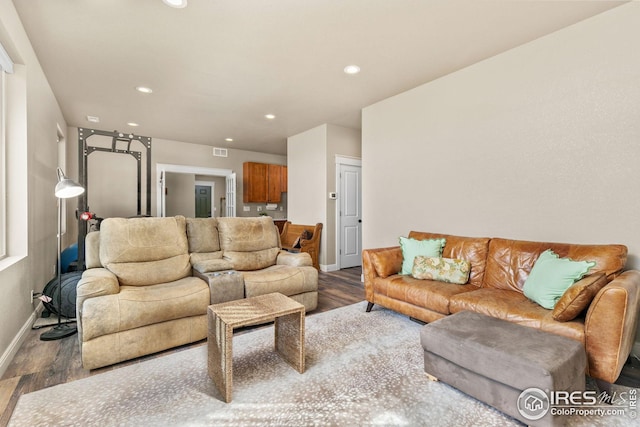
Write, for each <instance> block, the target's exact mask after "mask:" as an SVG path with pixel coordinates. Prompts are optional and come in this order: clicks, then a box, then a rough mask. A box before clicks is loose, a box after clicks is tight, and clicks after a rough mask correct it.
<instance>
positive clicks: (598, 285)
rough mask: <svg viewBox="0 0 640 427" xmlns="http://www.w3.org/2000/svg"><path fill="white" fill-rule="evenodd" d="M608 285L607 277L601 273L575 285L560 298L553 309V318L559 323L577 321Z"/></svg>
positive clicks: (585, 278)
mask: <svg viewBox="0 0 640 427" xmlns="http://www.w3.org/2000/svg"><path fill="white" fill-rule="evenodd" d="M606 284H607V276H606V275H605V274H604V273H602V272H600V273H595V274H591V275H589V276H587V277H584V278H583V279H581V280H579V281H577V282H576V283H574V284H573V285H572V286H571V287H569V289H567V290H566V292H565V293H564V294H562V296H561V297H560V299H559V300H558V302H557V303H556V306H555V307H554V308H553V318H554V319H555V320H557V321H559V322H566V321H568V320H573V319H575V318H576V317H577V316H578V315H579V314H580V313H582V312H583V311H584V310H585V309H586V308H587V307H588V306H589V304H591V301H592V300H593V298H594V297H595V296H596V294H597V293H598V292H599V291H600V289H602V288H604V286H605V285H606Z"/></svg>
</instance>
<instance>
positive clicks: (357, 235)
mask: <svg viewBox="0 0 640 427" xmlns="http://www.w3.org/2000/svg"><path fill="white" fill-rule="evenodd" d="M361 169H362V161H361V160H359V159H350V158H337V159H336V171H337V173H336V175H337V179H336V182H337V187H338V189H339V193H338V199H339V200H338V201H339V203H337V206H338V213H337V214H338V215H337V216H338V221H336V222H337V236H336V242H337V243H338V245H339V246H338V263H339V265H338V268H339V269H343V268H350V267H358V266H361V265H362V177H361V175H362V171H361Z"/></svg>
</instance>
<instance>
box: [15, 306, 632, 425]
mask: <svg viewBox="0 0 640 427" xmlns="http://www.w3.org/2000/svg"><path fill="white" fill-rule="evenodd" d="M420 328H421V325H419V324H417V323H415V322H412V321H411V320H409V319H408V318H407V317H405V316H402V315H399V314H397V313H394V312H392V311H390V310H386V309H383V308H380V307H378V306H375V307H374V309H373V311H372V312H370V313H366V312H365V303H358V304H354V305H351V306H347V307H343V308H339V309H336V310H331V311H329V312H326V313H320V314H311V315H308V316H307V318H306V353H307V357H306V365H307V370H306V372H305V373H304V374H300V373H298V372H297V371H295V370H294V369H292V368H291V367H290V366H289V365H288V364H287V363H286V362H284V361H283V360H282V359H281V358H280V357H279V356H278V354H277V353H275V351H274V350H273V342H274V338H273V327H272V326H270V327H266V328H262V329H258V330H255V331H251V332H248V333H244V334H240V335H236V336H234V342H233V349H234V355H233V363H234V378H233V379H234V383H233V400H232V402H231V403H228V404H227V403H224V402H223V401H222V400H221V395H220V394H219V393H218V391H217V390H216V389H215V387H214V386H213V384H212V382H211V381H210V379H209V377H208V375H207V347H206V346H204V345H203V346H200V347H196V348H191V349H188V350H184V351H180V352H176V353H173V354H171V355H168V356H164V357H160V358H156V359H152V360H148V361H145V362H141V363H138V364H134V365H128V366H126V367H122V368H119V369H115V370H112V371H108V372H105V373H101V374H98V375H94V376H92V377H89V378H85V379H82V380H78V381H74V382H70V383H67V384H62V385H58V386H54V387H51V388H48V389H44V390H40V391H37V392H33V393H29V394H25V395H23V396H21V397H20V399H19V401H18V404H17V405H16V408H15V410H14V412H13V415H12V417H11V420H10V422H9V425H10V426H101V427H102V426H366V425H371V426H426V425H428V426H511V425H520V424H519V423H518V422H517V421H515V420H514V419H512V418H510V417H508V416H506V415H503V414H502V413H500V412H498V411H497V410H495V409H493V408H491V407H489V406H487V405H485V404H483V403H481V402H479V401H477V400H475V399H473V398H471V397H469V396H467V395H465V394H463V393H461V392H459V391H457V390H456V389H454V388H452V387H450V386H448V385H446V384H443V383H440V382H431V381H429V380H428V379H427V378H426V375H425V373H424V369H423V356H422V354H423V352H422V347H421V346H420V338H419V332H420ZM632 421H633V420H629V419H625V418H611V417H602V418H597V417H588V418H587V417H573V418H571V419H570V420H569V425H576V426H592V425H603V426H605V425H606V426H612V425H625V424H628V425H633V424H632ZM636 425H637V424H636Z"/></svg>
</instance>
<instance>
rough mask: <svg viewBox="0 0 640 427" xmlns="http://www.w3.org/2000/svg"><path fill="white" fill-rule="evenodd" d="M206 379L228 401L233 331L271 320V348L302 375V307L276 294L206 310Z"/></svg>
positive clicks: (215, 305)
mask: <svg viewBox="0 0 640 427" xmlns="http://www.w3.org/2000/svg"><path fill="white" fill-rule="evenodd" d="M207 313H208V319H209V336H208V343H207V345H208V353H209V356H208V371H209V377H211V379H212V380H213V382H214V383H215V385H216V387H217V388H218V390H219V391H220V393H221V394H222V397H223V398H224V400H225V402H227V403H229V402H231V393H232V387H233V363H232V354H233V330H234V329H235V328H239V327H241V326H248V325H253V324H259V323H267V322H270V321H275V323H274V329H275V349H276V351H277V352H278V353H279V354H280V356H282V358H283V359H284V360H285V361H287V362H288V363H289V364H290V365H291V366H293V368H294V369H296V370H297V371H298V372H300V373H303V372H304V315H305V312H304V305H302V304H300V303H299V302H296V301H294V300H292V299H291V298H289V297H286V296H284V295H282V294H279V293H273V294H267V295H260V296H257V297H251V298H246V299H241V300H236V301H229V302H225V303H221V304H214V305H210V306H209V308H208V310H207Z"/></svg>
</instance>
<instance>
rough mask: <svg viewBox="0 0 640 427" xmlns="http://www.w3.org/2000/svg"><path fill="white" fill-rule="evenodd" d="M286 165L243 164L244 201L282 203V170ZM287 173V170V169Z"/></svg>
mask: <svg viewBox="0 0 640 427" xmlns="http://www.w3.org/2000/svg"><path fill="white" fill-rule="evenodd" d="M283 168H284V169H285V170H286V166H281V165H271V164H267V163H255V162H245V163H244V164H243V165H242V187H243V189H242V198H243V201H244V203H280V200H281V199H282V192H283V191H286V189H285V190H283V189H282V171H283ZM285 174H286V171H285Z"/></svg>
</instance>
